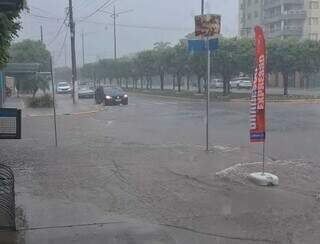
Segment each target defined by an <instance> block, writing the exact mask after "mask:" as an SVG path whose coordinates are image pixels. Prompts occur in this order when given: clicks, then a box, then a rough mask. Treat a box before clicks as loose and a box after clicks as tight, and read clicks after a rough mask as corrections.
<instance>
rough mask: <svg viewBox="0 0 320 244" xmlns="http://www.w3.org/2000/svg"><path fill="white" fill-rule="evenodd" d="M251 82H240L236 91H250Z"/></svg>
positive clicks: (246, 80)
mask: <svg viewBox="0 0 320 244" xmlns="http://www.w3.org/2000/svg"><path fill="white" fill-rule="evenodd" d="M251 87H252V82H251V80H249V79H244V80H241V81H240V82H239V84H238V89H251Z"/></svg>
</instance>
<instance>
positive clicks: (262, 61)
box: [250, 26, 267, 143]
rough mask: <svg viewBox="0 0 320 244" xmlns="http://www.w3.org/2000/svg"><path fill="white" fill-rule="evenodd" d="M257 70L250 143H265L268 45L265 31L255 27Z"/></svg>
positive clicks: (252, 102) (253, 91)
mask: <svg viewBox="0 0 320 244" xmlns="http://www.w3.org/2000/svg"><path fill="white" fill-rule="evenodd" d="M255 39H256V40H255V43H256V68H255V74H254V81H253V84H252V91H251V104H250V141H251V143H264V142H265V140H266V121H265V106H266V101H265V98H266V85H265V82H266V75H267V74H266V45H265V38H264V34H263V30H262V28H261V27H260V26H256V27H255Z"/></svg>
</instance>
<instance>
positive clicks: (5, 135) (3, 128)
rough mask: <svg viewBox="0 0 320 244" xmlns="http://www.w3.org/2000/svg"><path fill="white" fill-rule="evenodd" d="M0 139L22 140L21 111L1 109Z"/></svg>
mask: <svg viewBox="0 0 320 244" xmlns="http://www.w3.org/2000/svg"><path fill="white" fill-rule="evenodd" d="M0 139H21V110H19V109H15V108H0Z"/></svg>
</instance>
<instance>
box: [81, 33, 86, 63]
mask: <svg viewBox="0 0 320 244" xmlns="http://www.w3.org/2000/svg"><path fill="white" fill-rule="evenodd" d="M81 38H82V65H83V66H84V64H85V57H84V33H83V31H82V34H81Z"/></svg>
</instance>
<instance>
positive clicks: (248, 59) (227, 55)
mask: <svg viewBox="0 0 320 244" xmlns="http://www.w3.org/2000/svg"><path fill="white" fill-rule="evenodd" d="M253 50H254V49H253V42H252V40H249V39H237V38H221V39H220V40H219V49H218V50H216V51H215V53H214V55H213V72H214V73H216V74H218V75H220V76H221V77H222V79H223V94H224V95H227V94H228V93H229V92H230V80H231V78H232V77H233V76H236V75H238V74H239V73H240V72H243V73H247V74H248V73H249V74H250V73H252V72H253V70H254V52H253Z"/></svg>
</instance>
